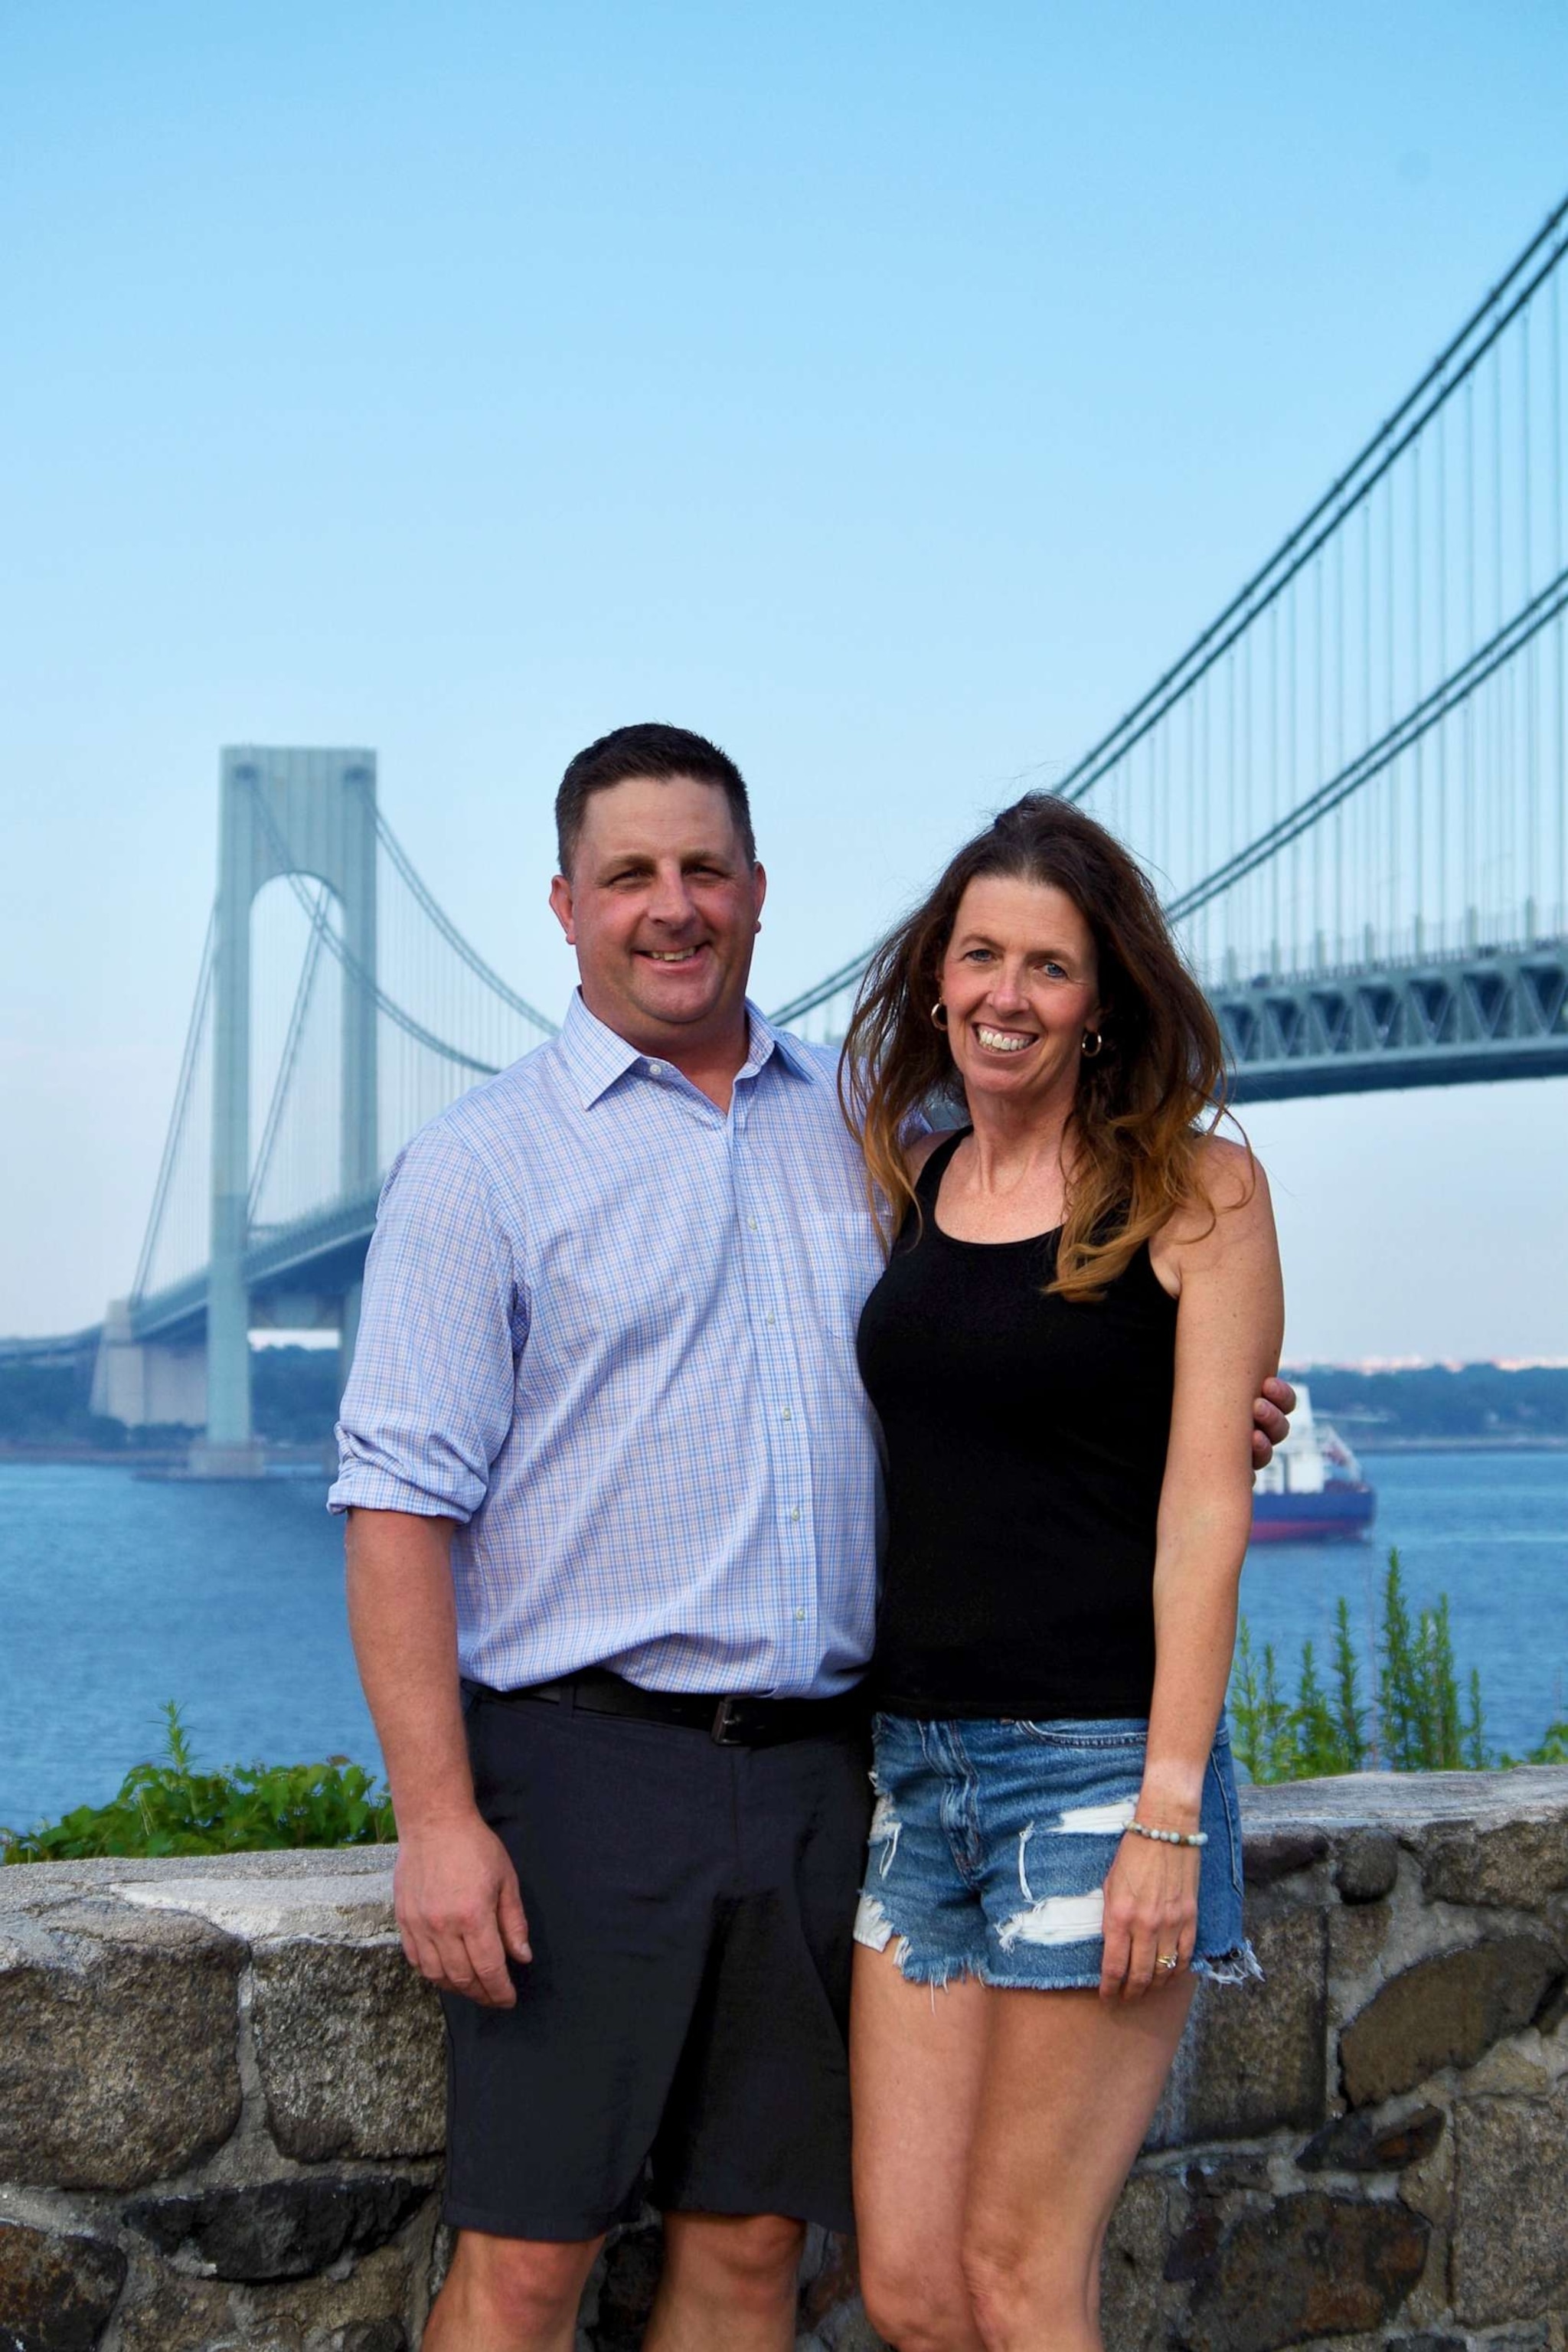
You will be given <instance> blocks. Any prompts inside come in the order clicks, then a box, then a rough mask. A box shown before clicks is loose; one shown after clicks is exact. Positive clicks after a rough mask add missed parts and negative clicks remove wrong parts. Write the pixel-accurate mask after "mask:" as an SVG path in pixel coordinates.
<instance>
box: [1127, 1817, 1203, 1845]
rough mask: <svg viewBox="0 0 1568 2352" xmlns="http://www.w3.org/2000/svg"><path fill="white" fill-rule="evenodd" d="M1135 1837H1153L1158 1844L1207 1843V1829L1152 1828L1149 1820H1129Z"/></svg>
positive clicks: (1129, 1825) (1129, 1826)
mask: <svg viewBox="0 0 1568 2352" xmlns="http://www.w3.org/2000/svg"><path fill="white" fill-rule="evenodd" d="M1127 1826H1128V1828H1129V1829H1130V1830H1131V1832H1132V1834H1133V1836H1134V1837H1146V1838H1152V1839H1153V1840H1154V1842H1155V1843H1156V1844H1157V1845H1207V1843H1208V1842H1209V1833H1208V1832H1207V1830H1152V1829H1151V1828H1150V1827H1149V1824H1148V1822H1128V1824H1127Z"/></svg>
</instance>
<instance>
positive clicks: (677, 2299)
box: [551, 2213, 805, 2352]
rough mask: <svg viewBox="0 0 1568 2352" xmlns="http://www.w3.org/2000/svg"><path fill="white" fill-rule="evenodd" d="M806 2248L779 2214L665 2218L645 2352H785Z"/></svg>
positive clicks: (798, 2226)
mask: <svg viewBox="0 0 1568 2352" xmlns="http://www.w3.org/2000/svg"><path fill="white" fill-rule="evenodd" d="M804 2244H805V2223H804V2222H802V2221H788V2220H786V2219H785V2218H784V2216H783V2215H782V2214H778V2213H755V2214H742V2215H733V2214H729V2213H668V2214H667V2215H666V2216H665V2222H664V2276H663V2278H662V2279H661V2280H660V2282H659V2289H658V2299H657V2301H656V2302H655V2304H654V2307H653V2316H652V2318H651V2319H650V2320H649V2322H648V2328H647V2336H645V2337H644V2338H643V2352H791V2347H793V2345H794V2343H795V2296H796V2291H797V2290H796V2282H797V2279H798V2276H799V2273H800V2256H801V2249H802V2247H803V2245H804ZM551 2352H554V2347H551Z"/></svg>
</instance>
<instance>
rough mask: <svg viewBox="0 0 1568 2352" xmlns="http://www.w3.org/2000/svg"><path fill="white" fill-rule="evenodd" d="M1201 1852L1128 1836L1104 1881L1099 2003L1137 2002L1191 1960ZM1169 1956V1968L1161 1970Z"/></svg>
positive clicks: (1119, 1848) (1194, 1939)
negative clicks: (1171, 1960)
mask: <svg viewBox="0 0 1568 2352" xmlns="http://www.w3.org/2000/svg"><path fill="white" fill-rule="evenodd" d="M1201 1859H1202V1849H1201V1848H1200V1847H1198V1846H1193V1845H1166V1844H1164V1843H1163V1842H1161V1841H1157V1840H1155V1839H1153V1838H1142V1837H1135V1836H1133V1835H1132V1834H1131V1832H1129V1833H1128V1834H1127V1836H1125V1837H1124V1838H1123V1839H1122V1841H1121V1845H1120V1846H1119V1847H1118V1849H1117V1853H1116V1859H1115V1861H1114V1862H1113V1863H1112V1864H1111V1865H1110V1871H1109V1872H1108V1873H1107V1874H1106V1880H1105V1924H1104V1929H1103V1934H1104V1938H1105V1948H1104V1958H1103V1961H1102V1962H1101V1966H1100V1999H1101V2000H1142V1998H1143V1995H1144V1994H1145V1993H1146V1992H1147V1991H1148V1990H1149V1988H1150V1986H1151V1985H1153V1986H1155V1987H1158V1986H1160V1985H1162V1984H1163V1983H1164V1982H1166V1980H1167V1979H1169V1980H1170V1981H1171V1982H1174V1981H1175V1979H1177V1978H1178V1977H1180V1976H1181V1975H1182V1973H1183V1971H1184V1969H1186V1967H1187V1964H1188V1962H1189V1961H1190V1960H1191V1958H1192V1957H1193V1950H1194V1945H1195V1943H1196V1941H1197V1930H1198V1869H1199V1864H1200V1862H1201ZM1171 1952H1174V1954H1175V1956H1176V1965H1175V1967H1174V1968H1173V1969H1171V1968H1161V1967H1160V1966H1159V1965H1158V1963H1159V1961H1160V1959H1161V1958H1162V1957H1163V1956H1165V1955H1167V1954H1169V1953H1171Z"/></svg>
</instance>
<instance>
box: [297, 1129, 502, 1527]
mask: <svg viewBox="0 0 1568 2352" xmlns="http://www.w3.org/2000/svg"><path fill="white" fill-rule="evenodd" d="M525 1321H526V1317H525V1313H524V1309H523V1306H522V1299H521V1285H520V1282H519V1278H518V1272H517V1268H516V1265H515V1263H514V1255H513V1251H512V1247H511V1243H510V1239H509V1237H508V1234H507V1233H506V1232H505V1230H504V1228H503V1225H502V1223H501V1220H500V1216H499V1215H498V1213H497V1210H496V1205H495V1202H494V1199H493V1196H492V1193H491V1191H490V1188H489V1184H488V1183H487V1181H486V1180H485V1178H484V1176H483V1174H482V1173H481V1171H480V1170H479V1166H478V1165H477V1163H476V1161H475V1160H474V1158H473V1155H472V1154H471V1153H470V1152H469V1150H468V1149H467V1147H466V1146H465V1145H464V1144H463V1143H461V1142H460V1141H459V1140H458V1139H457V1138H455V1137H454V1136H452V1135H450V1134H449V1133H447V1131H446V1130H445V1129H443V1128H442V1127H441V1125H440V1124H439V1123H437V1125H436V1126H434V1127H430V1128H426V1129H424V1130H423V1132H422V1133H420V1134H419V1135H416V1137H415V1139H414V1140H413V1142H412V1143H410V1144H409V1145H408V1146H407V1147H406V1149H405V1150H404V1151H402V1152H401V1153H400V1154H399V1156H398V1158H397V1159H396V1160H395V1161H394V1163H393V1167H392V1171H391V1173H390V1174H389V1176H388V1177H387V1180H386V1182H385V1185H384V1188H383V1190H382V1195H381V1202H380V1206H379V1208H378V1209H377V1212H376V1220H375V1232H374V1234H373V1236H372V1238H371V1244H370V1254H369V1255H368V1257H367V1258H366V1261H365V1270H364V1296H363V1302H362V1305H361V1310H360V1326H359V1335H358V1338H357V1339H356V1341H355V1345H354V1360H353V1371H352V1373H351V1374H350V1377H349V1384H348V1387H347V1389H346V1390H345V1391H344V1392H343V1401H342V1407H341V1414H342V1417H341V1419H340V1421H339V1423H338V1432H337V1435H338V1476H337V1481H336V1483H335V1485H334V1486H332V1488H331V1492H330V1494H329V1495H328V1496H327V1507H328V1509H329V1510H331V1511H346V1510H348V1509H350V1508H351V1507H352V1508H356V1509H365V1510H373V1511H411V1512H416V1513H418V1514H420V1515H421V1516H423V1517H430V1518H453V1519H458V1520H461V1521H463V1522H464V1523H465V1524H466V1523H467V1522H468V1520H469V1519H470V1518H471V1517H473V1515H474V1513H475V1512H476V1511H477V1510H478V1509H479V1506H480V1504H481V1503H482V1502H483V1501H484V1499H485V1495H486V1493H487V1491H488V1488H489V1471H490V1465H491V1463H492V1462H493V1461H494V1460H495V1458H496V1455H497V1454H499V1453H500V1449H501V1445H502V1444H503V1443H504V1441H505V1438H506V1434H507V1432H508V1430H509V1429H510V1425H511V1417H512V1409H513V1402H514V1399H515V1394H516V1381H517V1372H516V1351H517V1349H518V1347H519V1346H520V1345H521V1337H522V1333H523V1329H524V1328H525Z"/></svg>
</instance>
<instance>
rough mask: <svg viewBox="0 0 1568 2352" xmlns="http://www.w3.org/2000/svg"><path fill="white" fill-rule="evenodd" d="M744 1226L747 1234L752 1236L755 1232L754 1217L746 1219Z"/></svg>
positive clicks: (755, 1222)
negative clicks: (749, 1233)
mask: <svg viewBox="0 0 1568 2352" xmlns="http://www.w3.org/2000/svg"><path fill="white" fill-rule="evenodd" d="M746 1226H747V1230H748V1231H749V1232H751V1233H753V1234H754V1233H755V1232H756V1230H757V1221H756V1219H755V1217H748V1218H747V1219H746Z"/></svg>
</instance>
